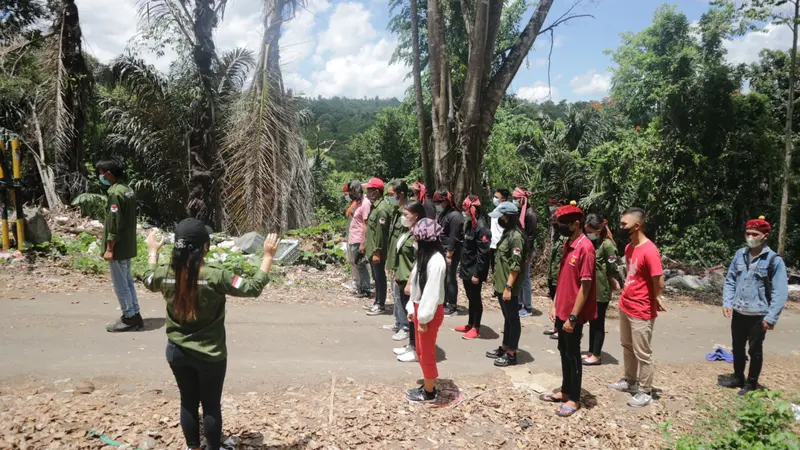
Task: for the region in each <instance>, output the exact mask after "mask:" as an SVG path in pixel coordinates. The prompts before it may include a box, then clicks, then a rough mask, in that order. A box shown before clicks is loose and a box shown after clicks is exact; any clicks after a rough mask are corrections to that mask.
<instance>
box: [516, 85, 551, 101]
mask: <svg viewBox="0 0 800 450" xmlns="http://www.w3.org/2000/svg"><path fill="white" fill-rule="evenodd" d="M517 97H519V98H521V99H524V100H528V101H530V102H543V101H547V100H553V101H557V100H558V90H557V89H556V88H555V87H548V86H547V83H545V82H544V81H537V82H535V83H533V85H532V86H525V87H521V88H519V89H518V90H517Z"/></svg>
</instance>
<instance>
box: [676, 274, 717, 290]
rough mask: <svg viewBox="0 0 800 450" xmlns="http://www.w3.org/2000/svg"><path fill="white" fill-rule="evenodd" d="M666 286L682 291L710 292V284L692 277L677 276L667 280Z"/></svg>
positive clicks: (703, 279)
mask: <svg viewBox="0 0 800 450" xmlns="http://www.w3.org/2000/svg"><path fill="white" fill-rule="evenodd" d="M666 285H667V286H668V287H672V288H675V289H679V290H684V291H711V290H713V287H712V286H711V283H710V282H709V281H708V280H707V279H705V278H700V277H697V276H694V275H679V276H677V277H674V278H672V279H669V280H667V282H666Z"/></svg>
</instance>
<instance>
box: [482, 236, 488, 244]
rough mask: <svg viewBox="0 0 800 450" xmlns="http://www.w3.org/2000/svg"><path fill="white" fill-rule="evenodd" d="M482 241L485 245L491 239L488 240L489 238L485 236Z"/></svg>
mask: <svg viewBox="0 0 800 450" xmlns="http://www.w3.org/2000/svg"><path fill="white" fill-rule="evenodd" d="M481 241H483V243H484V244H485V243H487V242H489V238H488V237H486V236H485V235H484V236H483V237H482V238H481Z"/></svg>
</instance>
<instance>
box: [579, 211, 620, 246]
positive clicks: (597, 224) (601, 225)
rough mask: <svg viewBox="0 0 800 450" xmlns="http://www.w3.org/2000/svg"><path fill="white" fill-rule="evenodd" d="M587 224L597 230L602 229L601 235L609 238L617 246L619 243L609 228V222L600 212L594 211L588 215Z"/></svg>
mask: <svg viewBox="0 0 800 450" xmlns="http://www.w3.org/2000/svg"><path fill="white" fill-rule="evenodd" d="M586 225H588V226H590V227H592V228H594V229H595V230H600V235H601V236H603V239H604V240H605V239H608V240H609V241H611V242H612V243H613V244H614V245H615V246H616V245H617V243H616V242H614V236H613V235H612V234H611V230H610V229H609V228H608V222H606V221H605V220H604V219H603V216H601V215H600V214H594V213H592V214H589V215H588V216H586Z"/></svg>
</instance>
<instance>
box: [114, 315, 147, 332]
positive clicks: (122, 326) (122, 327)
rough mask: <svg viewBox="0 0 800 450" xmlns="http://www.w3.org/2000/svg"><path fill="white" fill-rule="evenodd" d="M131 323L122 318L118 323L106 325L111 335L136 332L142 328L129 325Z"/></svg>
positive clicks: (132, 324)
mask: <svg viewBox="0 0 800 450" xmlns="http://www.w3.org/2000/svg"><path fill="white" fill-rule="evenodd" d="M131 319H132V318H131ZM129 321H130V319H126V318H124V317H120V318H119V319H117V321H116V322H114V323H110V324H108V325H106V331H108V332H109V333H124V332H126V331H136V330H138V329H139V328H140V327H137V326H136V324H134V323H129Z"/></svg>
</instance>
